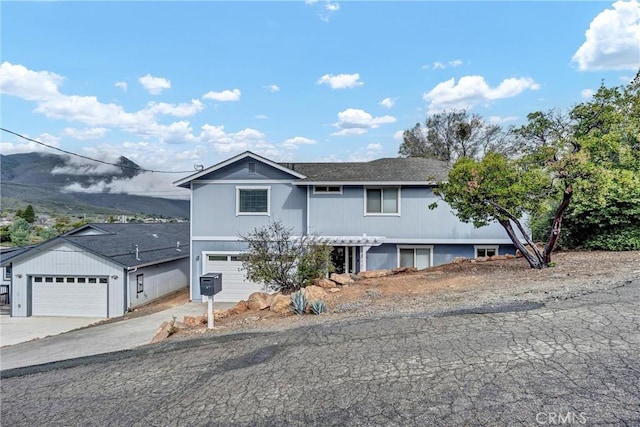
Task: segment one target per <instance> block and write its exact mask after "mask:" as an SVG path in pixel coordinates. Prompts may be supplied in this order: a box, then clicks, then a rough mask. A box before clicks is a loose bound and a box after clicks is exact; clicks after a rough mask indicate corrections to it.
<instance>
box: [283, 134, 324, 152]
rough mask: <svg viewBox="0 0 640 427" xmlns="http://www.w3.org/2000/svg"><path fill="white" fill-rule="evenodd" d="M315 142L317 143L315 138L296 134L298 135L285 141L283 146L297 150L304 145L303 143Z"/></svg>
mask: <svg viewBox="0 0 640 427" xmlns="http://www.w3.org/2000/svg"><path fill="white" fill-rule="evenodd" d="M315 143H316V141H315V139H309V138H305V137H303V136H296V137H293V138H289V139H287V140H286V141H285V142H283V143H282V146H283V147H284V148H286V149H288V150H295V149H297V148H298V146H300V145H303V144H308V145H310V144H315Z"/></svg>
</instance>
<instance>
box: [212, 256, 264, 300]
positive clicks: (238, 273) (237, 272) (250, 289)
mask: <svg viewBox="0 0 640 427" xmlns="http://www.w3.org/2000/svg"><path fill="white" fill-rule="evenodd" d="M205 270H206V271H205V272H204V273H205V274H206V273H222V291H221V292H220V293H218V294H216V296H215V297H214V299H215V300H216V301H220V302H237V301H240V300H243V299H244V300H246V299H247V298H248V297H249V295H251V294H252V293H254V292H264V287H263V286H262V285H261V284H259V283H253V282H250V281H248V280H246V279H245V272H244V270H242V262H241V261H207V264H206V268H205Z"/></svg>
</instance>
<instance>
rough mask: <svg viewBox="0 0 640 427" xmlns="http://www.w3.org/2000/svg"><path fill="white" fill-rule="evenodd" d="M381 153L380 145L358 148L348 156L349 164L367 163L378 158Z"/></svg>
mask: <svg viewBox="0 0 640 427" xmlns="http://www.w3.org/2000/svg"><path fill="white" fill-rule="evenodd" d="M380 151H382V145H381V144H377V143H375V144H368V145H367V146H366V147H360V148H358V149H357V150H356V151H355V152H353V153H351V154H349V159H348V160H349V161H350V162H368V161H371V160H374V159H377V158H379V157H380Z"/></svg>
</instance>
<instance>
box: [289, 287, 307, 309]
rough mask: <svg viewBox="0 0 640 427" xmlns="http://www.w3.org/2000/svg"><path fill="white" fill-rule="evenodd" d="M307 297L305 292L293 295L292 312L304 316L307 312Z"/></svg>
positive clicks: (297, 292)
mask: <svg viewBox="0 0 640 427" xmlns="http://www.w3.org/2000/svg"><path fill="white" fill-rule="evenodd" d="M307 304H308V303H307V297H306V296H305V294H304V292H303V291H296V292H294V293H292V294H291V311H293V312H294V313H295V314H304V313H305V312H306V311H307Z"/></svg>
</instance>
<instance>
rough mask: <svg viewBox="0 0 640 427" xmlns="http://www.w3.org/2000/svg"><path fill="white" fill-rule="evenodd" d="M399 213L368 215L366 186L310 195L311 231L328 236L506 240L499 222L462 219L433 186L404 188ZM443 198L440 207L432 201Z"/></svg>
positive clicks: (348, 187) (346, 187) (347, 187)
mask: <svg viewBox="0 0 640 427" xmlns="http://www.w3.org/2000/svg"><path fill="white" fill-rule="evenodd" d="M400 193H401V196H400V215H399V216H393V215H391V216H375V215H365V208H364V189H363V187H361V186H345V187H343V193H342V194H323V195H318V194H310V203H309V211H310V217H309V228H310V232H311V233H313V234H317V235H325V236H344V235H346V236H354V235H362V234H367V235H369V236H385V237H387V238H397V239H455V240H475V239H505V238H507V235H506V233H505V231H504V229H503V228H502V227H501V226H500V225H499V224H492V225H489V226H486V227H482V228H475V227H474V226H473V224H465V223H463V222H460V221H459V220H458V219H457V217H456V216H455V214H454V213H453V212H452V210H451V208H450V207H449V206H448V205H447V204H446V203H444V202H442V201H441V200H439V199H438V198H437V197H436V196H435V195H434V194H433V191H432V190H431V189H430V188H427V187H403V188H402V189H401V192H400ZM435 201H439V203H438V205H439V206H438V208H436V209H434V210H430V209H429V208H428V206H429V204H430V203H432V202H435Z"/></svg>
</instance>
